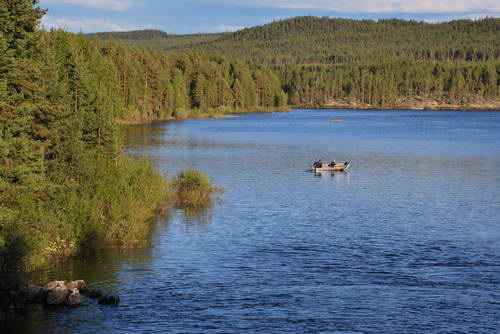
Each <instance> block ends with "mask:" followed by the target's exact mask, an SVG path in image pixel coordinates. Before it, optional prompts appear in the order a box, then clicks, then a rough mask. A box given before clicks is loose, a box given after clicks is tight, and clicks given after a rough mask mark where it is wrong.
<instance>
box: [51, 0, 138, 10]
mask: <svg viewBox="0 0 500 334" xmlns="http://www.w3.org/2000/svg"><path fill="white" fill-rule="evenodd" d="M42 4H52V5H59V4H68V5H77V6H87V7H94V8H98V9H109V10H127V9H129V8H130V7H131V6H132V2H131V1H130V0H43V1H42Z"/></svg>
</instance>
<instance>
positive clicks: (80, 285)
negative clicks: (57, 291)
mask: <svg viewBox="0 0 500 334" xmlns="http://www.w3.org/2000/svg"><path fill="white" fill-rule="evenodd" d="M66 289H68V290H73V289H78V290H79V291H81V290H82V289H85V281H83V280H78V281H73V282H69V283H66Z"/></svg>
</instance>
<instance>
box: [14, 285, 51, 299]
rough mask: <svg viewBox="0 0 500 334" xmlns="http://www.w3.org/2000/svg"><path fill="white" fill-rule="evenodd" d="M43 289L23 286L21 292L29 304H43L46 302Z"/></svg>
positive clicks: (20, 287) (20, 288)
mask: <svg viewBox="0 0 500 334" xmlns="http://www.w3.org/2000/svg"><path fill="white" fill-rule="evenodd" d="M42 290H43V288H41V287H39V286H35V285H21V286H19V292H21V293H22V294H23V295H24V297H25V298H26V301H27V302H28V303H42V302H43V301H44V300H45V297H46V294H45V295H44V294H43V293H42Z"/></svg>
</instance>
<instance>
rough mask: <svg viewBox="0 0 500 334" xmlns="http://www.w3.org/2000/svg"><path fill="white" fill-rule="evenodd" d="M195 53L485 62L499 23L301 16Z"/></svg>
mask: <svg viewBox="0 0 500 334" xmlns="http://www.w3.org/2000/svg"><path fill="white" fill-rule="evenodd" d="M197 48H201V49H203V50H206V51H213V52H215V51H216V52H219V53H222V54H225V55H228V56H232V57H236V58H240V59H245V60H250V61H265V62H267V63H271V64H291V63H293V64H316V63H326V64H337V63H346V62H354V61H380V60H385V59H388V58H395V59H412V60H419V61H420V60H431V61H445V60H464V61H487V60H494V59H498V58H499V56H500V19H493V18H488V19H482V20H477V21H470V20H460V21H451V22H445V23H439V24H430V23H425V22H416V21H404V20H397V19H388V20H379V21H377V22H375V21H371V20H363V21H359V20H350V19H330V18H318V17H297V18H293V19H288V20H283V21H277V22H273V23H271V24H267V25H264V26H258V27H253V28H247V29H243V30H240V31H237V32H235V33H231V34H227V35H225V36H223V38H221V39H219V40H217V41H214V42H212V43H208V44H205V45H201V46H197Z"/></svg>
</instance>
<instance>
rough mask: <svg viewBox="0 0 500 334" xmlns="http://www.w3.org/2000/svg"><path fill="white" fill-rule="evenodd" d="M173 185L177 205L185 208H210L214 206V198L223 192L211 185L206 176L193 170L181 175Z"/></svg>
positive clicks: (183, 172) (185, 171) (187, 170)
mask: <svg viewBox="0 0 500 334" xmlns="http://www.w3.org/2000/svg"><path fill="white" fill-rule="evenodd" d="M172 183H173V188H174V189H175V192H176V195H177V204H178V205H179V206H180V207H185V208H195V207H204V206H209V205H211V204H212V197H213V196H214V195H215V194H217V193H220V192H221V191H222V190H221V189H220V188H218V187H216V186H214V185H213V184H212V183H211V181H210V179H209V178H208V176H207V175H206V174H203V173H201V172H199V171H197V170H194V169H191V168H188V169H186V170H184V171H182V172H181V173H179V175H177V176H176V177H175V178H174V179H173V181H172Z"/></svg>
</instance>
